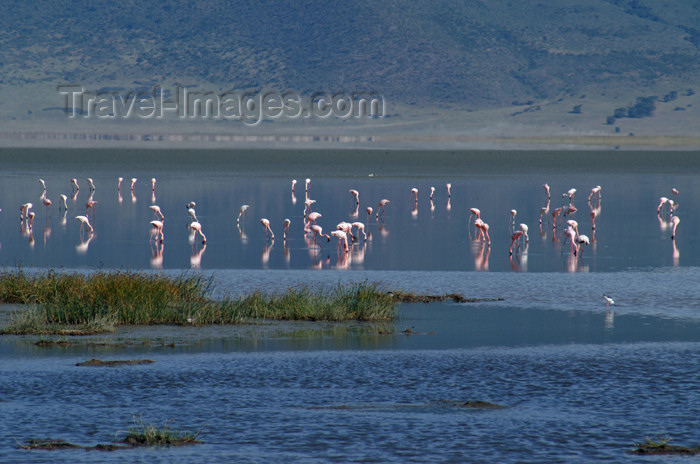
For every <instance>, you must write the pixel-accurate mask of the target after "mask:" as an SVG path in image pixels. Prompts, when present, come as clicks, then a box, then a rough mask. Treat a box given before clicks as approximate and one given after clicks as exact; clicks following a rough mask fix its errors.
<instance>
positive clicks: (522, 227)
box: [520, 224, 530, 243]
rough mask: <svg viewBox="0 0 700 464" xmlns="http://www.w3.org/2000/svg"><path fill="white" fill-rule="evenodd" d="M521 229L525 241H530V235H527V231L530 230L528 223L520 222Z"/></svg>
mask: <svg viewBox="0 0 700 464" xmlns="http://www.w3.org/2000/svg"><path fill="white" fill-rule="evenodd" d="M520 230H521V231H522V233H523V237H525V243H528V242H529V241H530V236H529V235H527V231H528V227H527V224H520Z"/></svg>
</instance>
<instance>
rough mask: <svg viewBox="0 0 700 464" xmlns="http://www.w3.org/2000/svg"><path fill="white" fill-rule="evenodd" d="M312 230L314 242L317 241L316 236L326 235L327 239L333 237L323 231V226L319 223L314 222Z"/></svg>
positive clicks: (329, 239)
mask: <svg viewBox="0 0 700 464" xmlns="http://www.w3.org/2000/svg"><path fill="white" fill-rule="evenodd" d="M311 231H312V232H313V234H314V243H316V238H317V237H318V236H321V237H325V238H326V240H327V241H329V242H330V241H331V237H330V235H328V234H324V233H323V227H321V226H319V225H318V224H314V225H312V226H311Z"/></svg>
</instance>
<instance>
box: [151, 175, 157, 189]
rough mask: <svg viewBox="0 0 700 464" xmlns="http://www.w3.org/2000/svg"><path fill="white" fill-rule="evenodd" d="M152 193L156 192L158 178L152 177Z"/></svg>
mask: <svg viewBox="0 0 700 464" xmlns="http://www.w3.org/2000/svg"><path fill="white" fill-rule="evenodd" d="M151 191H152V192H155V191H156V178H155V177H151Z"/></svg>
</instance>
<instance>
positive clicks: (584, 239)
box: [576, 235, 591, 257]
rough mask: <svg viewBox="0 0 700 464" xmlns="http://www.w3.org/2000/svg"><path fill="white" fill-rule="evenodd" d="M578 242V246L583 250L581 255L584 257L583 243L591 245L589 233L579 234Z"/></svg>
mask: <svg viewBox="0 0 700 464" xmlns="http://www.w3.org/2000/svg"><path fill="white" fill-rule="evenodd" d="M576 244H577V248H578V249H579V250H581V257H583V245H590V244H591V240H590V239H589V238H588V235H579V236H578V237H576Z"/></svg>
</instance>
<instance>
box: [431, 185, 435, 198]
mask: <svg viewBox="0 0 700 464" xmlns="http://www.w3.org/2000/svg"><path fill="white" fill-rule="evenodd" d="M434 194H435V187H430V201H433V195H434Z"/></svg>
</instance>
